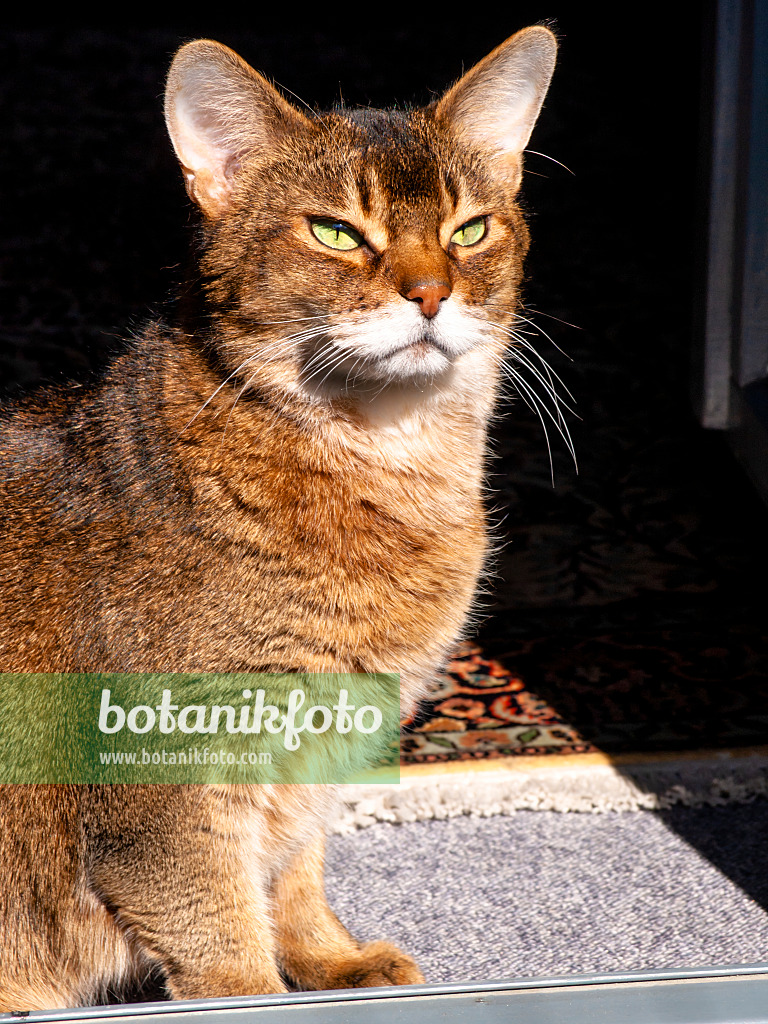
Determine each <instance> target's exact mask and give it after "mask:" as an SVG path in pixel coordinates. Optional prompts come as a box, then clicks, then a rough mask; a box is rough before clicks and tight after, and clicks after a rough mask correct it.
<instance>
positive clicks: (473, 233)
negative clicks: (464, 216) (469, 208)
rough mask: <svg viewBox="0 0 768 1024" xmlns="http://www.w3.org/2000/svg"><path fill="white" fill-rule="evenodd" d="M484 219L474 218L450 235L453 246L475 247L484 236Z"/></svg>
mask: <svg viewBox="0 0 768 1024" xmlns="http://www.w3.org/2000/svg"><path fill="white" fill-rule="evenodd" d="M485 230H486V228H485V217H474V218H473V219H472V220H468V221H467V223H466V224H462V225H461V227H460V228H459V230H458V231H454V233H453V234H452V235H451V241H452V242H453V243H454V245H475V243H476V242H479V241H480V239H481V238H482V237H483V236H484V235H485Z"/></svg>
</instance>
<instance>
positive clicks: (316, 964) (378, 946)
mask: <svg viewBox="0 0 768 1024" xmlns="http://www.w3.org/2000/svg"><path fill="white" fill-rule="evenodd" d="M323 856H324V838H323V836H322V834H320V835H318V837H317V839H316V840H315V841H314V842H312V843H311V844H310V845H308V846H306V847H305V848H304V849H303V850H302V851H301V852H300V853H299V854H298V855H297V856H296V857H295V858H294V860H293V861H292V863H291V864H290V866H289V867H288V869H287V870H286V871H285V872H283V874H282V875H281V876H280V877H279V878H278V880H277V882H276V883H275V889H274V922H275V929H276V939H277V956H278V960H279V962H280V965H281V968H282V970H283V972H284V974H285V975H286V976H287V977H288V978H290V980H291V981H293V982H294V983H295V984H296V985H298V986H299V987H300V988H303V989H334V988H371V987H374V986H377V985H416V984H419V983H420V982H423V981H424V976H423V974H422V973H421V971H420V970H419V968H418V967H417V965H416V964H415V963H414V961H413V960H412V959H411V957H409V956H408V955H407V954H406V953H403V952H402V950H400V949H398V948H397V946H394V945H392V944H391V943H389V942H368V943H364V944H361V943H359V942H357V941H356V940H355V939H354V938H353V937H352V936H351V935H350V934H349V932H348V931H347V930H346V928H345V927H344V926H343V925H342V924H341V922H340V921H339V919H338V918H337V917H336V915H335V914H334V913H333V911H332V910H331V908H330V907H329V906H328V903H327V902H326V899H325V891H324V887H323Z"/></svg>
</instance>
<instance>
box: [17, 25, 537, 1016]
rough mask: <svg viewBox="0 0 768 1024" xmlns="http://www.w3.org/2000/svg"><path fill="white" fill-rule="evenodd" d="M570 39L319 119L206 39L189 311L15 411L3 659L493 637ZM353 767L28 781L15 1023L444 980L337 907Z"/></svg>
mask: <svg viewBox="0 0 768 1024" xmlns="http://www.w3.org/2000/svg"><path fill="white" fill-rule="evenodd" d="M555 51H556V44H555V40H554V37H553V35H552V33H551V32H550V31H549V30H548V29H546V28H544V27H539V26H535V27H531V28H527V29H523V30H522V31H520V32H518V33H517V34H516V35H514V36H512V37H511V38H510V39H508V40H507V41H506V42H505V43H503V44H502V45H501V46H499V47H498V48H497V49H496V50H494V51H493V52H492V53H491V54H490V55H489V56H488V57H486V58H485V59H484V60H483V61H481V63H480V64H478V65H477V66H475V67H474V68H472V69H471V70H470V71H469V72H468V73H467V74H465V75H464V77H463V78H461V79H460V80H459V81H458V83H457V84H455V85H454V86H453V87H452V88H450V89H449V90H448V91H447V92H446V93H445V95H443V96H442V98H440V99H439V100H437V101H436V102H434V103H432V104H430V105H429V106H428V107H426V108H424V109H414V110H394V111H379V110H371V109H361V110H341V111H334V112H331V113H307V112H306V111H303V110H299V109H297V108H296V107H295V106H293V105H292V104H290V103H289V102H287V101H286V99H285V98H284V97H283V96H282V95H280V94H279V93H278V92H277V91H276V90H275V89H274V88H273V87H272V86H271V85H270V84H269V83H268V82H267V81H265V79H264V78H262V77H261V76H260V75H258V74H257V73H256V72H255V71H253V70H252V69H251V68H250V67H249V66H248V65H247V64H246V63H245V62H244V61H243V60H241V59H240V58H239V57H238V56H237V55H236V54H235V53H233V52H232V51H231V50H229V49H227V48H226V47H225V46H222V45H220V44H218V43H215V42H211V41H208V40H198V41H196V42H192V43H189V44H187V45H185V46H184V47H182V49H181V50H180V51H179V52H178V54H177V55H176V57H175V59H174V61H173V64H172V67H171V70H170V74H169V78H168V85H167V91H166V99H165V111H166V119H167V124H168V130H169V132H170V136H171V140H172V142H173V146H174V149H175V151H176V154H177V156H178V159H179V162H180V164H181V167H182V169H183V174H184V179H185V182H186V187H187V190H188V192H189V195H190V196H191V198H192V199H193V201H194V203H195V204H196V205H197V207H198V208H199V212H200V226H199V233H198V244H197V248H196V251H195V253H194V269H193V271H192V274H191V276H190V280H189V282H188V283H187V285H186V286H185V288H184V289H183V296H182V300H181V301H180V302H179V305H178V309H177V311H176V314H175V319H174V320H173V321H172V322H166V323H156V324H154V325H153V326H151V327H149V328H148V329H147V330H146V331H145V332H144V333H143V335H142V336H141V337H139V338H138V339H137V340H136V341H135V342H133V343H132V345H131V347H130V348H129V349H128V350H127V351H126V352H125V353H123V354H121V355H120V356H119V357H118V358H116V360H115V361H113V363H112V364H111V365H110V366H109V367H108V369H107V370H106V371H104V372H103V373H102V374H101V376H100V378H99V379H98V380H96V381H94V382H93V383H92V384H90V385H89V386H87V387H78V388H76V389H67V388H59V389H54V390H50V391H48V392H46V393H45V394H43V395H42V396H41V395H38V396H33V397H32V398H30V399H28V400H26V401H23V402H21V403H20V404H19V405H17V406H16V407H15V408H12V409H8V410H6V411H5V412H4V413H3V416H2V420H0V428H1V429H0V510H1V511H0V514H1V516H2V537H1V538H0V669H1V670H2V671H4V672H17V673H51V672H60V673H71V672H94V673H99V672H109V671H121V672H122V671H125V672H200V671H215V672H287V673H309V672H361V673H366V672H376V671H387V672H397V673H400V677H401V699H402V705H403V708H404V710H406V711H407V710H409V709H410V708H412V707H413V705H414V703H415V702H416V701H418V699H419V695H420V694H421V693H422V692H423V691H424V688H425V687H426V686H427V685H428V684H429V681H430V679H431V678H432V677H433V675H434V673H435V672H436V670H437V669H438V668H439V666H441V664H442V663H443V662H444V660H445V658H446V656H447V654H448V652H449V651H450V649H451V647H452V645H453V644H454V643H455V641H456V639H457V638H458V637H459V636H460V635H461V632H462V629H463V627H464V624H465V621H466V618H467V615H468V612H469V609H470V606H471V602H472V598H473V591H474V589H475V586H476V581H477V579H478V574H479V573H480V571H481V568H482V566H483V560H484V557H485V554H486V535H485V525H484V512H483V472H484V448H485V433H486V422H487V419H488V417H489V414H490V412H491V410H492V408H493V405H494V401H495V397H496V394H497V390H498V386H499V381H500V374H501V363H502V361H503V359H504V355H505V351H506V349H507V347H508V344H509V342H510V325H511V324H512V323H513V318H514V314H515V309H516V305H517V302H518V288H519V284H520V280H521V275H522V266H523V258H524V256H525V253H526V249H527V247H528V233H527V230H526V226H525V223H524V221H523V218H522V215H521V213H520V210H519V208H518V205H517V204H516V198H515V197H516V194H517V192H518V189H519V185H520V180H521V173H522V153H523V150H524V149H525V146H526V144H527V141H528V138H529V136H530V133H531V131H532V128H533V126H534V123H535V120H536V118H537V116H538V113H539V110H540V108H541V105H542V102H543V99H544V96H545V93H546V90H547V87H548V84H549V80H550V77H551V74H552V71H553V66H554V61H555ZM332 803H333V792H332V788H325V787H322V786H300V785H294V786H180V785H157V786H143V785H133V786H99V785H93V786H77V785H16V786H14V785H9V786H4V787H2V793H1V795H0V815H1V816H2V817H1V822H0V842H1V843H2V848H3V855H2V869H1V870H2V878H0V950H1V951H2V954H1V956H0V1008H3V1009H12V1010H29V1009H34V1008H53V1007H68V1006H75V1005H82V1004H89V1003H95V1002H98V1001H100V1000H103V999H104V998H106V996H107V994H108V993H114V992H119V991H120V989H121V986H124V985H127V984H129V983H130V982H131V981H132V980H133V979H135V978H136V977H140V976H141V975H142V974H143V973H146V972H147V971H150V970H155V971H158V972H160V974H161V975H162V978H163V979H164V984H165V986H166V989H167V992H168V994H169V995H170V996H171V997H173V998H179V999H185V998H196V997H207V996H228V995H243V994H255V993H265V992H280V991H284V990H285V989H286V987H288V986H293V987H299V988H341V987H349V986H371V985H383V984H403V983H414V982H419V981H421V980H422V975H421V973H420V971H419V969H418V967H417V966H416V964H415V963H414V962H413V960H411V958H410V957H409V956H408V955H406V954H405V953H403V952H401V951H400V950H399V949H397V948H395V947H394V946H392V945H390V944H388V943H386V942H383V941H381V942H371V943H368V944H360V943H358V942H357V941H356V940H355V939H354V938H352V937H351V936H350V935H349V933H348V932H347V931H346V929H345V928H344V927H343V926H342V925H341V924H340V923H339V921H338V920H337V919H336V917H335V916H334V915H333V913H332V912H331V910H330V909H329V907H328V906H327V904H326V901H325V897H324V893H323V879H322V867H323V823H324V820H325V819H326V818H327V815H328V812H329V808H330V807H331V806H332Z"/></svg>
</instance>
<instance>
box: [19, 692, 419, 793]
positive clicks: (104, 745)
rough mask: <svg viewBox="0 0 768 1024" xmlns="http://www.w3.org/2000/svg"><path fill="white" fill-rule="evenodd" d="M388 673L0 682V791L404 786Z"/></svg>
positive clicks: (396, 700) (396, 699)
mask: <svg viewBox="0 0 768 1024" xmlns="http://www.w3.org/2000/svg"><path fill="white" fill-rule="evenodd" d="M399 736H400V678H399V676H398V675H396V674H391V673H375V674H362V673H357V674H341V673H328V674H320V673H306V674H301V675H298V674H265V673H258V674H254V673H200V674H190V673H151V674H150V673H0V783H42V784H58V783H75V784H100V783H145V784H150V783H151V784H155V783H176V784H179V783H181V784H283V783H288V784H289V783H299V784H302V785H305V784H309V783H323V784H343V783H351V782H355V783H357V782H380V783H388V784H390V783H393V782H394V783H396V782H399V780H400V759H399Z"/></svg>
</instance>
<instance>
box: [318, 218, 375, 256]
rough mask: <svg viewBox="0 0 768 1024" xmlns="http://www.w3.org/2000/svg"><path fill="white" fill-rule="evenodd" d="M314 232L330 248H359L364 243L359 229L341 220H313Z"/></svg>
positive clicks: (319, 240)
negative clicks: (356, 229)
mask: <svg viewBox="0 0 768 1024" xmlns="http://www.w3.org/2000/svg"><path fill="white" fill-rule="evenodd" d="M312 234H313V235H314V236H315V238H316V239H317V240H318V242H322V243H323V245H327V246H328V248H329V249H357V248H358V246H361V245H362V244H363V239H362V237H361V236H360V235H359V234H358V233H357V231H355V229H354V228H351V227H350V226H349V224H344V223H343V221H340V220H313V221H312Z"/></svg>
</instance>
